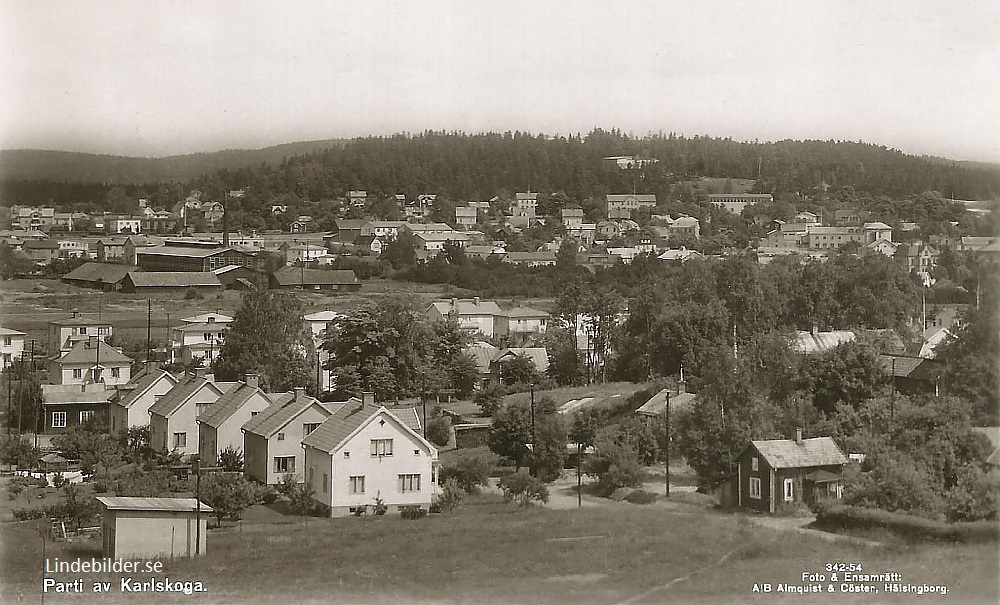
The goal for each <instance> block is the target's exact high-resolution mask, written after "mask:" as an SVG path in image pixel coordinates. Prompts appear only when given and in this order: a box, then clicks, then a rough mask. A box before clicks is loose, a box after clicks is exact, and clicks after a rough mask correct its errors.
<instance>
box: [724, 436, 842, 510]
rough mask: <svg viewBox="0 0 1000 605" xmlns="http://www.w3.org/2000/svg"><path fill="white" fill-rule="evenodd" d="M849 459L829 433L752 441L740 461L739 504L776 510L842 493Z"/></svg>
mask: <svg viewBox="0 0 1000 605" xmlns="http://www.w3.org/2000/svg"><path fill="white" fill-rule="evenodd" d="M847 462H848V460H847V456H845V455H844V453H843V452H842V451H840V448H839V447H837V444H836V443H835V442H834V441H833V439H831V438H830V437H813V438H811V439H803V438H802V431H801V430H799V431H796V434H795V439H768V440H763V441H751V442H750V445H748V446H747V447H746V449H744V450H743V453H741V454H740V457H739V459H738V463H737V473H736V481H737V487H738V489H737V490H736V496H737V497H736V505H737V506H738V507H739V508H744V509H750V510H757V511H761V512H767V513H773V512H775V509H777V508H778V507H780V506H783V505H786V504H795V503H799V502H804V503H806V504H811V503H813V502H815V501H816V500H818V499H822V498H835V499H839V498H840V497H841V475H842V473H843V470H844V465H846V464H847Z"/></svg>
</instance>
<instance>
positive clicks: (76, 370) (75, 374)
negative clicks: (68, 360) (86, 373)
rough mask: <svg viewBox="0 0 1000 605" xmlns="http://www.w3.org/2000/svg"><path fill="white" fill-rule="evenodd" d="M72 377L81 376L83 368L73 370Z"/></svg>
mask: <svg viewBox="0 0 1000 605" xmlns="http://www.w3.org/2000/svg"><path fill="white" fill-rule="evenodd" d="M73 378H83V370H82V369H80V368H77V369H75V370H73Z"/></svg>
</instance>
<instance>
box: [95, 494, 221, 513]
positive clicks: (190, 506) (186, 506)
mask: <svg viewBox="0 0 1000 605" xmlns="http://www.w3.org/2000/svg"><path fill="white" fill-rule="evenodd" d="M96 499H97V501H98V502H100V503H101V504H103V505H104V507H105V508H107V509H108V510H149V511H171V512H174V511H177V512H186V511H190V512H195V510H199V509H200V510H201V511H202V512H207V513H210V512H212V507H211V506H209V505H207V504H205V503H204V502H199V501H198V500H197V499H196V498H126V497H124V496H97V497H96ZM199 505H200V506H199Z"/></svg>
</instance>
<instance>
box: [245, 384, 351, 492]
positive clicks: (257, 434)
mask: <svg viewBox="0 0 1000 605" xmlns="http://www.w3.org/2000/svg"><path fill="white" fill-rule="evenodd" d="M271 400H272V402H273V403H271V405H270V406H268V407H267V408H266V409H264V410H263V411H262V412H261V413H259V414H257V415H256V416H254V417H252V418H250V420H248V421H247V422H245V423H244V424H243V429H242V431H243V468H244V472H245V473H246V474H247V476H249V477H252V478H254V479H256V480H258V481H261V482H262V483H265V484H268V485H274V484H276V483H279V482H280V481H281V480H282V477H284V475H286V474H287V475H292V476H293V477H297V479H298V481H299V482H300V483H301V482H303V481H305V479H304V473H303V471H302V469H303V468H304V466H305V458H304V456H305V453H304V452H303V450H302V440H303V439H305V437H306V436H307V435H309V433H311V432H313V431H314V430H316V429H317V428H318V427H319V425H321V424H322V423H323V421H325V420H326V419H327V418H329V417H330V414H331V413H332V412H331V410H335V409H338V407H339V406H341V405H345V404H343V403H333V404H328V403H320V402H319V400H317V399H315V398H314V397H309V396H308V395H306V393H305V389H302V388H299V389H296V390H295V391H292V392H289V393H278V394H272V395H271ZM351 401H352V402H354V403H359V401H358V400H356V399H353V400H351ZM349 403H350V402H349Z"/></svg>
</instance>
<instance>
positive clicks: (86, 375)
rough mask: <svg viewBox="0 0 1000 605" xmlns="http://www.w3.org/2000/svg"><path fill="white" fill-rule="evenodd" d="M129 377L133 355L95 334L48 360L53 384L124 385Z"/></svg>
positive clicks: (50, 379) (50, 380)
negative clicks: (91, 383) (98, 383)
mask: <svg viewBox="0 0 1000 605" xmlns="http://www.w3.org/2000/svg"><path fill="white" fill-rule="evenodd" d="M131 376H132V358H131V357H129V356H127V355H124V354H122V352H121V351H119V350H118V349H116V348H114V347H112V346H111V345H109V344H107V343H105V342H104V341H103V340H99V338H98V337H97V336H91V337H90V340H87V341H81V342H77V343H76V344H75V345H74V346H73V348H72V349H71V350H70V351H69V352H68V353H64V354H63V355H62V356H61V357H58V358H53V359H50V360H49V382H51V383H52V384H86V383H90V382H102V383H104V384H106V385H108V386H112V385H118V384H127V383H128V381H129V379H130V378H131Z"/></svg>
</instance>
